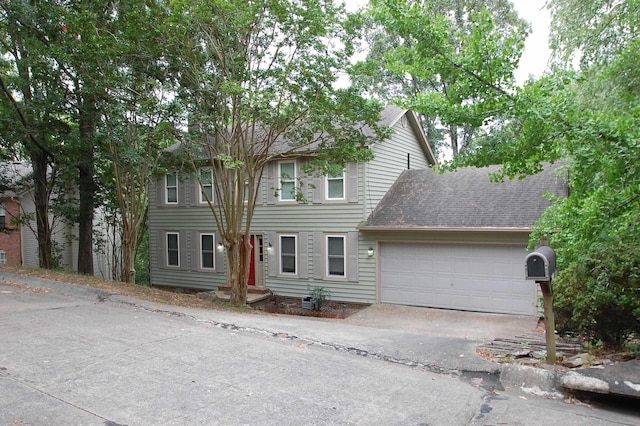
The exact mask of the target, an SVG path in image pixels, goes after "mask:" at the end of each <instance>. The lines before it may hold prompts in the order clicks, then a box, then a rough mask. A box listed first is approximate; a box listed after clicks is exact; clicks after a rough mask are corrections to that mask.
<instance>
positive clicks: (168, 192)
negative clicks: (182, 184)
mask: <svg viewBox="0 0 640 426" xmlns="http://www.w3.org/2000/svg"><path fill="white" fill-rule="evenodd" d="M164 189H165V191H164V193H165V203H167V204H178V175H176V174H175V173H167V174H166V175H165V177H164Z"/></svg>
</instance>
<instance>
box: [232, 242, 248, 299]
mask: <svg viewBox="0 0 640 426" xmlns="http://www.w3.org/2000/svg"><path fill="white" fill-rule="evenodd" d="M250 255H251V241H249V239H248V238H242V239H239V240H237V241H234V242H232V244H230V246H229V247H228V248H227V261H228V265H229V275H228V278H229V284H230V285H231V300H230V301H231V303H232V304H234V305H245V304H246V303H247V287H248V282H249V265H250V263H249V262H250V261H251V258H250Z"/></svg>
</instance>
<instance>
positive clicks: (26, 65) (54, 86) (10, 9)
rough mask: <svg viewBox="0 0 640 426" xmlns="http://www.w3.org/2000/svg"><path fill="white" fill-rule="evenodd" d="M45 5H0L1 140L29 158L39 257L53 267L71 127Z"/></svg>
mask: <svg viewBox="0 0 640 426" xmlns="http://www.w3.org/2000/svg"><path fill="white" fill-rule="evenodd" d="M47 6H48V5H45V4H42V5H40V7H39V8H35V7H33V6H32V5H30V4H28V3H26V2H18V1H3V2H1V3H0V8H1V12H2V13H1V15H0V25H1V29H2V33H1V34H0V37H1V42H2V55H1V56H0V66H1V67H2V74H1V75H0V89H2V97H1V98H0V99H1V100H2V103H3V107H2V109H3V110H4V111H6V112H7V114H3V116H2V117H3V119H2V131H3V139H4V140H6V141H8V142H10V143H11V144H12V145H13V146H14V149H16V152H14V155H15V156H16V157H19V155H20V154H19V152H22V153H24V154H25V155H26V156H27V157H28V158H29V159H30V162H31V167H32V169H33V171H32V179H33V192H34V203H35V214H36V217H35V219H36V234H37V239H38V256H39V260H40V266H41V267H43V268H51V267H52V266H53V257H52V247H53V243H52V239H51V236H52V225H51V223H50V220H49V207H50V205H49V202H50V199H51V193H52V190H53V186H54V180H55V176H56V173H55V164H56V159H57V158H58V157H59V156H60V155H61V142H62V140H64V139H65V138H66V137H67V135H68V134H69V133H70V131H71V129H70V126H69V124H68V123H67V122H66V121H65V120H64V119H63V116H64V113H63V110H64V108H63V106H62V97H61V92H62V91H63V90H64V88H63V87H62V85H61V76H60V70H59V69H56V68H55V67H52V62H51V56H50V51H51V50H52V41H51V39H50V38H49V37H48V35H47V34H48V33H50V32H52V33H54V34H55V31H52V30H51V22H50V21H49V19H48V18H49V16H48V14H49V13H51V8H49V7H47ZM17 146H21V147H22V149H20V150H18V148H17Z"/></svg>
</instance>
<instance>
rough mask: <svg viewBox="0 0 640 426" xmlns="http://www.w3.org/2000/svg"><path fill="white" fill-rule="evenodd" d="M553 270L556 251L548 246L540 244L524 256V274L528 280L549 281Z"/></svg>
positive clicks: (554, 268) (554, 269)
mask: <svg viewBox="0 0 640 426" xmlns="http://www.w3.org/2000/svg"><path fill="white" fill-rule="evenodd" d="M555 272H556V252H555V251H553V249H552V248H551V247H549V246H540V247H538V248H537V249H535V251H533V252H531V253H529V254H528V255H527V257H526V258H525V261H524V275H525V278H526V279H528V280H536V281H551V277H552V276H553V274H554V273H555Z"/></svg>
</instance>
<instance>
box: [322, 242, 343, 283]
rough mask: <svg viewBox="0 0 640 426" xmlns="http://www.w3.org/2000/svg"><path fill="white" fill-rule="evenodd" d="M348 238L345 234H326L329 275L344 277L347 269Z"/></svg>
mask: <svg viewBox="0 0 640 426" xmlns="http://www.w3.org/2000/svg"><path fill="white" fill-rule="evenodd" d="M346 247H347V243H346V238H345V236H344V235H327V236H326V248H327V251H326V254H327V260H326V264H327V277H339V278H344V277H345V276H346V275H345V271H346V268H345V266H346V257H345V256H346V252H347V250H346Z"/></svg>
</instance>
